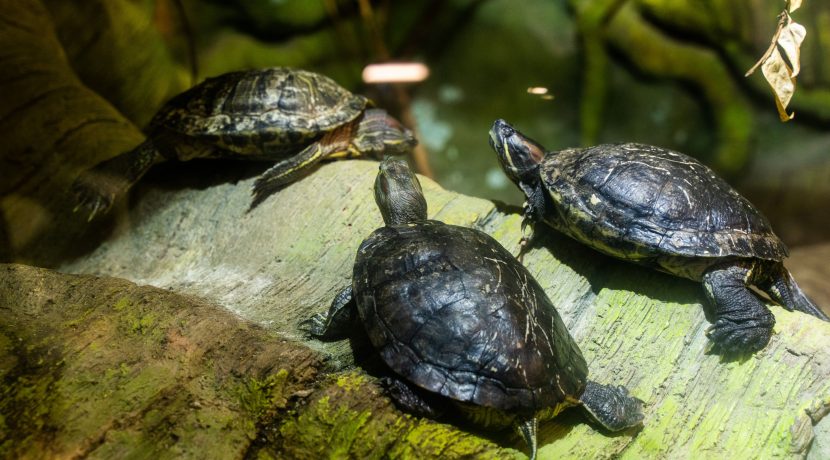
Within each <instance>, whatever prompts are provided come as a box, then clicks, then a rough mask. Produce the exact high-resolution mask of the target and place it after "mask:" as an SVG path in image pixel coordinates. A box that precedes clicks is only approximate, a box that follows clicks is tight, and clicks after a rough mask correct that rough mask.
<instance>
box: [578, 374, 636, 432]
mask: <svg viewBox="0 0 830 460" xmlns="http://www.w3.org/2000/svg"><path fill="white" fill-rule="evenodd" d="M579 400H580V402H581V403H582V408H583V410H584V411H585V412H586V413H587V414H588V416H589V417H590V418H591V419H592V420H593V421H595V422H596V423H598V424H599V425H600V426H602V427H603V428H605V429H606V430H608V431H621V430H624V429H626V428H631V427H634V426H638V425H641V424H642V423H643V401H641V400H640V399H638V398H635V397H633V396H629V395H628V390H627V389H626V388H625V387H623V386H615V385H603V384H600V383H596V382H592V381H590V380H589V381H588V382H587V383H586V385H585V391H584V392H583V393H582V396H581V397H580V398H579Z"/></svg>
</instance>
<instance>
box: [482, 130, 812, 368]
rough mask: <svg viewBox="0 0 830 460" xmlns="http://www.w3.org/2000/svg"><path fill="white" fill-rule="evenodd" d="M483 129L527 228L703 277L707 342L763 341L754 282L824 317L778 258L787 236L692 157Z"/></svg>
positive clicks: (736, 347) (760, 344)
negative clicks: (545, 141)
mask: <svg viewBox="0 0 830 460" xmlns="http://www.w3.org/2000/svg"><path fill="white" fill-rule="evenodd" d="M489 134H490V140H489V141H490V146H491V147H492V148H493V149H494V150H495V151H496V153H497V154H498V158H499V161H500V163H501V167H502V169H503V170H504V172H505V174H506V175H507V176H508V177H509V178H510V179H511V180H512V181H513V182H514V183H516V185H517V186H518V187H519V188H520V189H521V190H522V192H524V194H525V196H526V198H527V201H526V202H525V204H524V220H523V223H522V226H523V228H524V227H525V226H526V225H527V224H534V225H533V227H534V231H533V234H536V233H537V232H538V231H540V226H539V225H536V224H538V223H544V224H547V226H548V227H551V228H553V229H555V230H557V231H559V232H561V233H563V234H565V235H567V236H569V237H571V238H573V239H575V240H577V241H579V242H581V243H583V244H585V245H587V246H589V247H591V248H593V249H595V250H597V251H599V252H602V253H604V254H607V255H609V256H612V257H617V258H620V259H623V260H626V261H631V262H634V263H637V264H640V265H643V266H647V267H651V268H654V269H657V270H660V271H663V272H666V273H669V274H672V275H675V276H679V277H682V278H687V279H690V280H692V281H697V282H701V283H702V284H703V286H704V288H705V289H704V291H705V296H706V298H707V300H708V303H709V304H711V307H712V313H713V315H714V323H713V324H712V325H711V326H710V327H709V328H708V329H707V331H706V335H707V336H708V338H709V339H710V340H711V342H710V344H709V345H708V351H709V352H713V353H719V354H722V355H725V356H735V355H746V354H751V353H754V352H756V351H758V350H761V349H763V348H764V347H765V346H766V345H767V343H768V342H769V340H770V338H771V335H772V328H773V326H774V324H775V317H774V316H773V315H772V313H771V312H770V311H769V309H768V308H767V307H766V305H765V303H764V302H763V301H762V300H761V299H760V298H759V297H758V296H756V295H755V294H754V293H753V292H752V291H751V289H750V287H751V286H756V287H758V288H759V289H760V290H762V291H763V292H765V293H766V294H768V295H769V296H770V297H771V298H772V300H774V301H775V302H776V303H778V304H780V305H781V306H783V307H784V308H786V309H787V310H790V311H792V310H798V311H800V312H804V313H807V314H810V315H813V316H815V317H818V318H821V319H822V320H824V321H828V317H827V315H825V314H824V313H823V312H822V311H821V309H819V308H818V307H817V306H816V305H815V304H814V303H813V302H812V301H811V300H810V299H809V298H808V297H807V296H806V295H805V294H804V293H803V292H802V290H801V289H800V288H799V286H798V284H797V283H796V282H795V279H793V277H792V275H791V274H790V272H789V271H788V270H787V269H786V268H785V267H784V264H783V262H782V261H783V260H784V259H785V258H786V257H787V256H788V249H787V246H786V245H785V244H784V243H783V242H782V241H781V239H780V238H778V236H776V235H775V233H774V232H773V230H772V227H771V225H770V223H769V221H768V220H767V218H766V217H764V215H763V214H762V213H761V212H760V211H759V210H758V209H757V208H755V206H753V205H752V203H750V202H749V200H747V199H746V198H744V197H743V196H741V195H740V194H739V193H738V192H737V191H735V189H733V188H732V187H731V186H730V185H729V184H728V183H727V182H726V181H725V180H723V179H722V178H720V177H719V176H718V175H716V174H715V173H714V172H713V171H712V170H711V169H710V168H708V167H707V166H705V165H703V164H702V163H700V162H699V161H697V160H695V159H694V158H691V157H689V156H687V155H684V154H682V153H679V152H676V151H673V150H669V149H665V148H661V147H657V146H652V145H645V144H639V143H620V144H603V145H597V146H593V147H587V148H568V149H564V150H560V151H553V152H546V151H545V149H544V148H543V147H542V146H541V145H540V144H539V143H538V142H536V141H534V140H533V139H531V138H529V137H527V136H525V135H524V134H522V133H520V132H519V131H518V130H516V129H515V128H514V127H513V126H511V125H510V124H509V123H507V122H506V121H504V120H496V121H495V122H494V123H493V126H492V128H491V129H490V133H489ZM542 228H544V226H542Z"/></svg>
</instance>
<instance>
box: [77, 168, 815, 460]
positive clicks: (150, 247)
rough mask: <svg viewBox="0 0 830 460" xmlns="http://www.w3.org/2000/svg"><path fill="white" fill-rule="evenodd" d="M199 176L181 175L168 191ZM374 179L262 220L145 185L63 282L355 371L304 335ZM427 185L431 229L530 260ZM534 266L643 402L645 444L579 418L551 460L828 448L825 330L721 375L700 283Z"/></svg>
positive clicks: (209, 190) (371, 224)
mask: <svg viewBox="0 0 830 460" xmlns="http://www.w3.org/2000/svg"><path fill="white" fill-rule="evenodd" d="M187 167H188V165H186V164H178V165H170V166H169V168H170V170H169V171H168V172H166V173H165V174H163V175H162V176H161V179H162V183H163V182H164V180H166V179H164V178H165V177H170V176H172V177H176V176H179V175H181V171H184V170H185V169H186V168H187ZM204 167H207V166H204ZM376 170H377V163H374V162H367V161H346V162H335V163H331V164H327V165H324V166H323V167H321V168H320V169H319V170H318V171H317V172H315V173H314V174H312V175H311V176H309V177H307V178H305V179H303V180H301V181H299V182H297V183H295V184H293V185H292V186H290V187H288V188H286V189H284V190H283V191H281V192H280V193H278V194H276V195H274V196H272V197H271V198H269V199H268V200H267V201H265V202H264V203H263V204H262V205H260V206H259V207H257V208H255V209H254V210H253V211H250V212H246V210H247V208H248V204H249V202H250V192H249V189H250V185H251V182H252V179H245V180H241V181H239V182H236V183H218V184H216V185H212V186H209V187H205V188H189V187H181V188H170V187H169V185H168V186H167V187H162V186H161V183H157V184H155V185H154V184H153V183H151V182H148V183H147V184H146V185H145V186H143V187H142V189H141V190H140V191H139V195H140V196H141V198H140V200H138V201H137V203H136V205H135V206H134V207H133V208H132V209H131V211H130V213H129V221H130V222H131V225H130V226H129V227H128V228H126V229H125V230H124V231H122V232H121V233H119V234H117V235H115V236H114V237H112V238H110V239H109V240H107V241H105V242H104V243H102V244H101V246H100V247H99V248H98V249H97V250H96V251H94V252H93V253H91V254H89V255H88V256H87V257H85V258H83V259H79V260H77V261H74V262H72V263H68V264H65V265H64V266H62V267H61V270H62V271H67V272H74V273H94V274H101V275H107V276H115V277H119V278H126V279H129V280H132V281H135V282H137V283H141V284H150V285H153V286H157V287H161V288H166V289H170V290H172V291H175V292H180V293H184V294H188V295H194V296H198V297H200V298H202V299H206V300H208V301H210V302H213V303H216V304H219V305H222V306H224V307H225V308H227V309H229V310H231V311H233V312H234V313H236V314H237V315H239V316H240V317H242V318H244V319H246V320H250V321H252V322H254V323H256V324H260V325H262V326H263V327H265V328H266V329H268V330H270V331H272V332H273V333H275V334H277V335H279V336H281V337H284V338H287V339H290V340H296V341H300V342H304V343H305V344H307V345H308V346H310V347H312V348H313V349H315V350H318V351H320V352H321V353H323V354H324V355H327V356H329V357H331V359H332V363H333V366H334V368H335V369H337V370H340V369H350V368H351V366H352V362H353V357H354V355H353V350H352V349H351V348H350V347H349V344H348V342H347V341H344V342H338V343H330V344H326V343H322V342H318V341H313V340H312V341H306V340H305V339H304V337H303V336H302V335H301V334H300V333H299V331H298V330H297V327H296V325H297V323H298V322H299V321H300V320H302V319H304V318H307V317H309V316H310V315H312V314H314V313H316V312H320V311H324V310H326V308H327V307H328V304H329V302H330V300H331V299H332V297H333V296H334V295H335V293H336V292H337V291H338V289H340V288H341V287H342V286H343V285H345V284H346V283H348V282H349V276H350V273H351V266H352V261H353V257H354V253H355V251H356V248H357V246H358V245H359V243H360V241H361V240H362V239H363V238H364V237H365V236H367V235H368V234H369V233H370V232H371V231H372V230H373V229H374V228H376V227H378V226H379V225H381V218H380V214H379V212H378V211H377V209H376V206H375V204H374V201H373V198H372V184H373V181H374V177H375V173H376ZM422 184H423V185H424V189H425V193H426V197H427V201H428V203H429V209H430V217H431V218H434V219H438V220H442V221H445V222H447V223H452V224H457V225H465V226H474V227H477V228H480V229H482V230H484V231H486V232H488V233H490V234H491V235H493V236H494V237H495V238H497V239H498V240H499V241H500V242H502V244H504V245H505V246H506V247H507V248H508V249H511V250H513V251H515V250H516V249H517V242H518V241H519V237H520V216H519V215H518V214H516V213H515V212H503V211H500V210H499V209H497V208H496V207H495V206H494V204H493V203H491V202H489V201H485V200H481V199H477V198H472V197H467V196H463V195H460V194H457V193H453V192H450V191H447V190H444V189H442V188H440V187H439V186H438V185H436V184H435V183H434V182H432V181H430V180H428V179H422ZM506 211H515V210H512V209H507V210H506ZM525 264H526V265H527V266H528V267H529V269H530V271H531V272H532V273H533V274H534V275H535V276H536V277H537V279H538V280H539V282H540V283H541V285H542V286H543V287H544V288H545V290H546V291H547V293H548V295H549V296H550V297H551V299H552V300H553V303H554V305H556V306H557V308H558V310H559V311H560V313H561V314H562V316H563V318H564V319H565V321H566V324H567V325H568V327H569V329H570V331H571V333H572V335H573V336H574V337H575V338H576V340H577V342H578V343H579V345H580V347H581V348H582V351H583V353H584V354H585V357H586V359H587V361H588V363H589V368H590V372H591V377H592V378H593V379H595V380H597V381H600V382H604V383H614V384H621V385H625V386H627V387H628V388H630V390H631V392H632V394H634V395H636V396H638V397H640V398H641V399H643V400H644V401H645V402H646V409H645V413H646V420H645V426H644V428H643V429H642V431H640V432H639V433H637V434H636V436H632V435H624V436H608V435H607V434H604V433H601V432H599V431H597V430H595V429H594V428H593V427H591V426H590V425H589V424H587V423H584V421H583V420H582V419H581V418H580V417H578V416H574V418H565V419H564V420H559V421H553V422H551V423H548V424H546V425H544V426H543V429H542V432H541V435H540V441H541V443H542V448H541V449H540V456H541V458H554V457H561V456H565V457H570V458H595V457H606V456H618V455H620V456H623V457H627V458H644V457H648V458H676V457H678V456H679V457H683V456H688V455H702V456H712V457H721V456H726V455H731V456H738V457H753V456H755V455H758V454H759V453H763V455H764V456H770V457H788V456H796V457H798V456H804V455H806V454H807V453H808V452H809V451H810V448H811V446H812V448H813V449H817V448H820V447H821V446H822V445H824V443H826V442H827V441H825V440H824V439H825V438H826V437H827V434H826V428H824V427H823V425H821V424H819V422H820V420H821V418H822V417H823V414H824V413H825V412H826V410H827V407H828V402H830V381H829V380H828V379H827V376H828V375H829V374H830V325H828V324H827V323H823V322H821V321H818V320H816V319H814V318H812V317H809V316H806V315H803V314H799V313H790V312H786V311H784V310H783V309H781V308H778V307H772V310H773V312H774V313H775V316H776V320H777V325H776V327H775V335H774V337H773V338H772V341H771V342H770V344H769V345H768V346H767V348H766V349H764V350H763V351H761V352H759V353H757V354H756V355H754V356H752V357H749V358H746V359H743V360H737V361H723V360H722V359H721V358H720V357H718V356H716V355H708V354H706V353H705V351H706V347H707V345H708V342H707V339H706V337H705V335H704V331H705V330H706V328H707V327H708V326H709V324H710V323H709V321H708V320H707V319H706V315H705V309H704V307H703V306H702V305H701V303H702V302H703V301H704V296H703V292H702V288H701V287H700V285H698V284H696V283H692V282H690V281H686V280H682V279H679V278H675V277H671V276H668V275H664V274H661V273H658V272H655V271H651V270H647V269H642V268H639V267H636V266H633V265H631V264H627V263H624V262H620V261H616V260H613V259H610V258H606V257H604V256H601V255H599V254H597V253H595V252H593V251H591V250H589V249H587V248H585V247H583V246H581V245H579V244H577V243H575V242H573V241H571V240H569V239H567V238H565V237H561V236H556V235H551V236H548V237H546V238H543V239H542V240H541V241H540V244H538V245H537V247H535V248H534V249H532V250H531V251H530V252H529V253H528V254H527V256H526V257H525ZM814 425H817V426H814ZM814 432H817V433H818V435H817V436H816V439H813V438H814Z"/></svg>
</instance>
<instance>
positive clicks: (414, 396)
mask: <svg viewBox="0 0 830 460" xmlns="http://www.w3.org/2000/svg"><path fill="white" fill-rule="evenodd" d="M380 385H381V387H383V389H384V391H385V392H386V394H387V395H389V397H390V398H392V400H393V401H395V405H397V406H398V407H399V408H401V409H403V410H404V411H406V412H409V413H410V414H414V415H417V416H419V417H427V418H433V419H434V418H438V417H440V416H441V415H443V411H442V410H440V409H439V407H440V406H438V405H437V404H435V402H434V401H430V400H428V398H425V397H424V396H425V395H422V394H420V393H422V392H421V391H418V390H416V389H414V388H412V387H411V386H410V385H409V384H408V383H406V382H404V381H402V380H399V379H397V378H392V377H383V378H381V379H380ZM429 399H432V398H429Z"/></svg>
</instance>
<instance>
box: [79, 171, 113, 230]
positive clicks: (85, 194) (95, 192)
mask: <svg viewBox="0 0 830 460" xmlns="http://www.w3.org/2000/svg"><path fill="white" fill-rule="evenodd" d="M93 184H94V181H92V180H90V178H89V177H88V176H87V174H84V175H82V176H81V177H79V178H78V179H76V180H75V182H74V183H73V184H72V193H73V194H74V195H75V202H76V203H77V205H76V206H75V208H74V209H73V212H78V211H80V210H85V211H86V212H88V213H89V217H88V219H87V221H92V219H94V218H95V216H96V215H98V214H99V213H100V214H104V213H106V211H107V210H109V208H110V206H112V203H113V201H114V199H115V193H113V192H107V191H105V188H106V187H100V186H97V185H93Z"/></svg>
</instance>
